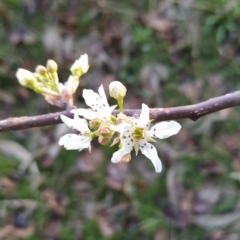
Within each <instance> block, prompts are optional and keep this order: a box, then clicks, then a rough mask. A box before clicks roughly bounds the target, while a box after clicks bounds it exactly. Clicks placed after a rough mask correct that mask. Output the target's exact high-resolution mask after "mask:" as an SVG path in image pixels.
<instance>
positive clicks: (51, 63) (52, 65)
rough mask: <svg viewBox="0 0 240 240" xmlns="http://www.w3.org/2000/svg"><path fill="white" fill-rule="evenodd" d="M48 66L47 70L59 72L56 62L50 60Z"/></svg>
mask: <svg viewBox="0 0 240 240" xmlns="http://www.w3.org/2000/svg"><path fill="white" fill-rule="evenodd" d="M46 66H47V70H48V71H49V72H57V70H58V65H57V63H56V62H55V61H54V60H51V59H49V60H48V61H47V64H46Z"/></svg>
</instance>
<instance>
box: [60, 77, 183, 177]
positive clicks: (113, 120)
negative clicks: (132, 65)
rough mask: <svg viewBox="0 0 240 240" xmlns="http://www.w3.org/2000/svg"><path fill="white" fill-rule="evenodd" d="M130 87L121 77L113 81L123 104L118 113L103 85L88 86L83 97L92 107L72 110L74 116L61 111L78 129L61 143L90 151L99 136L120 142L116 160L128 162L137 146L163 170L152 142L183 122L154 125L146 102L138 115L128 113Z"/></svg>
mask: <svg viewBox="0 0 240 240" xmlns="http://www.w3.org/2000/svg"><path fill="white" fill-rule="evenodd" d="M126 91H127V90H126V88H125V86H123V85H122V83H120V82H118V81H114V82H112V83H110V85H109V93H110V96H112V97H113V98H115V99H116V100H117V101H118V105H119V108H120V113H119V114H118V115H117V117H115V116H113V115H112V112H113V110H114V109H115V108H116V105H115V106H109V104H108V101H107V97H106V95H105V92H104V89H103V86H100V87H99V89H98V93H96V92H94V91H92V90H89V89H84V90H83V98H84V100H85V102H86V104H87V105H88V107H89V108H88V109H84V108H79V109H74V110H71V112H72V113H73V114H74V118H73V119H71V118H68V117H66V116H64V115H61V119H62V121H63V122H64V123H65V124H66V125H67V126H68V127H70V128H72V129H74V130H76V131H77V133H76V134H73V133H72V134H66V135H65V136H63V137H61V138H60V140H59V145H62V146H64V147H65V148H66V149H68V150H70V149H75V150H79V151H81V150H82V149H84V148H88V149H89V151H90V149H91V141H92V139H93V138H96V137H97V138H98V141H99V143H100V144H102V145H108V144H109V145H111V146H113V145H115V144H118V143H119V149H118V151H116V152H115V153H114V154H113V156H112V159H111V161H112V162H114V163H118V162H128V161H130V159H131V155H130V153H131V151H132V150H133V149H134V150H135V152H136V154H138V152H139V150H140V151H141V152H142V154H143V155H145V156H146V157H147V158H149V159H150V160H151V161H152V163H153V165H154V167H155V170H156V172H160V171H161V170H162V164H161V161H160V158H159V157H158V153H157V150H156V148H155V147H154V145H153V144H152V143H153V142H155V139H156V138H159V139H164V138H168V137H170V136H172V135H174V134H177V133H178V132H179V130H180V129H181V125H180V124H179V123H177V122H175V121H169V122H165V121H164V122H161V123H157V124H154V125H152V124H151V120H150V117H149V108H148V106H147V105H146V104H142V111H141V114H140V116H139V117H138V118H135V117H129V116H126V115H125V114H123V98H124V96H125V95H126Z"/></svg>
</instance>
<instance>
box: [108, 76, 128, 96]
mask: <svg viewBox="0 0 240 240" xmlns="http://www.w3.org/2000/svg"><path fill="white" fill-rule="evenodd" d="M126 92H127V89H126V87H125V86H124V85H123V84H122V83H121V82H119V81H114V82H111V83H110V85H109V94H110V96H111V97H113V98H115V99H117V100H119V98H124V97H125V95H126Z"/></svg>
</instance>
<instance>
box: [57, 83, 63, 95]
mask: <svg viewBox="0 0 240 240" xmlns="http://www.w3.org/2000/svg"><path fill="white" fill-rule="evenodd" d="M57 86H58V91H59V92H60V93H62V91H63V89H64V86H63V84H62V83H58V85H57Z"/></svg>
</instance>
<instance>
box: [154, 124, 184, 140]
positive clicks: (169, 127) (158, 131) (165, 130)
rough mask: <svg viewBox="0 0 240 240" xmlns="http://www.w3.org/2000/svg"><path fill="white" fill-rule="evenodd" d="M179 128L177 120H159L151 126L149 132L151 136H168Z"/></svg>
mask: <svg viewBox="0 0 240 240" xmlns="http://www.w3.org/2000/svg"><path fill="white" fill-rule="evenodd" d="M180 129H181V125H180V124H179V123H178V122H175V121H170V122H161V123H157V124H155V125H154V126H152V127H151V129H150V130H149V134H150V135H151V136H152V137H157V138H160V139H164V138H168V137H170V136H172V135H175V134H177V133H178V132H179V131H180Z"/></svg>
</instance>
